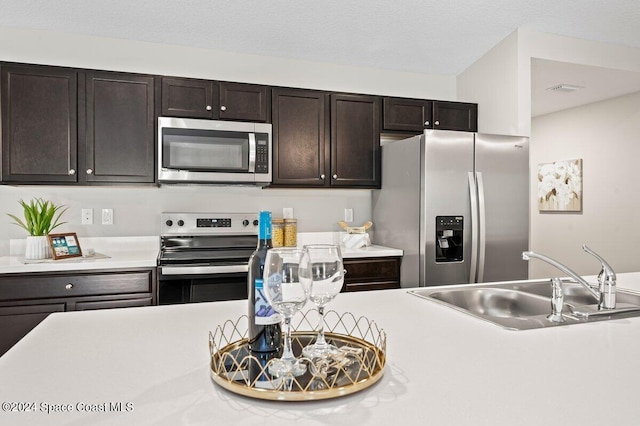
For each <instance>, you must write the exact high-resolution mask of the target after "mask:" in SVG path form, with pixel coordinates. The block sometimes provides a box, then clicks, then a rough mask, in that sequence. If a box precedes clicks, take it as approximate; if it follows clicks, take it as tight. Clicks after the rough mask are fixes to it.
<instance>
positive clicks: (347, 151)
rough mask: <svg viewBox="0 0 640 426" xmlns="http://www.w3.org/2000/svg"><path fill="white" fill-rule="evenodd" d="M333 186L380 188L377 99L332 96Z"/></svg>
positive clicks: (362, 96) (378, 109) (378, 101)
mask: <svg viewBox="0 0 640 426" xmlns="http://www.w3.org/2000/svg"><path fill="white" fill-rule="evenodd" d="M330 173H331V176H330V178H331V184H330V186H332V187H352V188H353V187H357V188H380V183H381V180H380V98H379V97H376V96H367V95H350V94H332V95H331V172H330Z"/></svg>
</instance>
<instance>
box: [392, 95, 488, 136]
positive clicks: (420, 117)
mask: <svg viewBox="0 0 640 426" xmlns="http://www.w3.org/2000/svg"><path fill="white" fill-rule="evenodd" d="M382 124H383V129H384V130H385V131H399V132H411V133H420V132H422V131H423V130H424V129H440V130H458V131H463V132H476V131H478V105H477V104H471V103H463V102H446V101H430V100H423V99H405V98H384V100H383V109H382Z"/></svg>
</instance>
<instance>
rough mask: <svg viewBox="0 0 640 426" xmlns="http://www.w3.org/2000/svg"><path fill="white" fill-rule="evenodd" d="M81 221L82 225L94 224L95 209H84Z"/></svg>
mask: <svg viewBox="0 0 640 426" xmlns="http://www.w3.org/2000/svg"><path fill="white" fill-rule="evenodd" d="M80 223H81V224H82V225H93V209H82V216H81V220H80Z"/></svg>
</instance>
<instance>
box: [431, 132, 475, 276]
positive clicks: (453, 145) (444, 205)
mask: <svg viewBox="0 0 640 426" xmlns="http://www.w3.org/2000/svg"><path fill="white" fill-rule="evenodd" d="M424 136H425V137H424V146H423V161H422V163H423V166H422V177H421V180H422V181H421V191H420V202H421V218H420V220H421V227H420V228H421V236H420V238H421V253H420V283H421V285H427V286H431V285H445V284H463V283H468V282H469V277H470V265H471V257H472V256H471V255H472V253H471V247H472V245H471V242H472V241H471V240H472V237H471V235H472V234H471V230H472V227H473V224H472V219H471V202H470V187H469V185H470V179H469V173H470V172H473V152H474V148H473V143H474V140H473V136H474V135H473V133H468V132H453V131H437V130H433V131H429V130H427V131H425V134H424ZM473 190H474V189H473V188H471V191H473ZM460 227H462V232H459V230H460ZM460 235H461V238H459V236H460ZM457 244H462V256H461V257H462V259H460V256H459V255H458V254H457V253H454V252H452V250H453V249H454V246H455V245H457Z"/></svg>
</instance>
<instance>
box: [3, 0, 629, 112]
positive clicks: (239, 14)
mask: <svg viewBox="0 0 640 426" xmlns="http://www.w3.org/2000/svg"><path fill="white" fill-rule="evenodd" d="M639 22H640V1H638V0H606V1H605V0H535V1H531V0H323V1H310V0H269V1H265V0H235V1H233V0H183V1H175V0H137V1H136V0H133V1H132V0H109V1H104V0H100V1H97V0H57V1H50V0H40V1H38V0H32V1H25V0H0V25H3V26H8V27H18V28H31V29H42V30H50V31H60V32H68V33H79V34H89V35H95V36H102V37H111V38H121V39H131V40H141V41H148V42H155V43H164V44H175V45H185V46H193V47H201V48H208V49H217V50H225V51H231V52H238V53H247V54H259V55H267V56H276V57H286V58H297V59H303V60H311V61H319V62H329V63H335V64H343V65H353V66H361V67H370V68H382V69H389V70H398V71H409V72H418V73H429V74H441V75H457V74H459V73H461V72H462V71H464V70H465V69H466V68H467V67H468V66H469V65H471V64H473V63H474V62H475V61H476V60H477V59H478V58H480V57H482V56H483V55H484V54H485V53H486V52H487V51H488V50H489V49H491V48H492V47H493V46H495V45H496V44H497V43H498V42H500V41H501V40H502V39H504V38H505V37H506V36H508V35H509V34H511V33H512V32H513V31H514V30H516V29H517V28H520V27H522V28H528V29H532V30H535V31H539V32H547V33H553V34H559V35H566V36H571V37H577V38H582V39H587V40H595V41H601V42H606V43H613V44H619V45H625V46H631V47H638V48H640V24H638V23H639ZM546 65H553V64H544V63H541V64H537V65H536V67H537V70H538V71H540V72H542V73H545V75H546V73H548V72H551V71H550V70H546V68H545V67H546ZM557 68H561V67H555V66H552V69H553V70H557ZM578 71H579V70H578ZM578 71H575V72H578ZM575 72H574V74H573V75H574V76H575V75H576V74H575ZM546 77H549V76H547V75H546ZM546 77H545V79H544V81H545V82H546V81H547V80H546ZM586 78H587V77H585V79H586ZM589 78H595V77H594V76H593V75H591V77H589ZM559 83H569V84H571V82H570V81H557V82H554V83H553V84H559ZM636 90H637V89H636ZM536 99H537V101H539V102H542V101H543V100H544V97H540V96H537V97H536ZM545 108H546V107H545ZM535 110H537V111H539V110H544V108H543V109H539V108H535Z"/></svg>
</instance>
